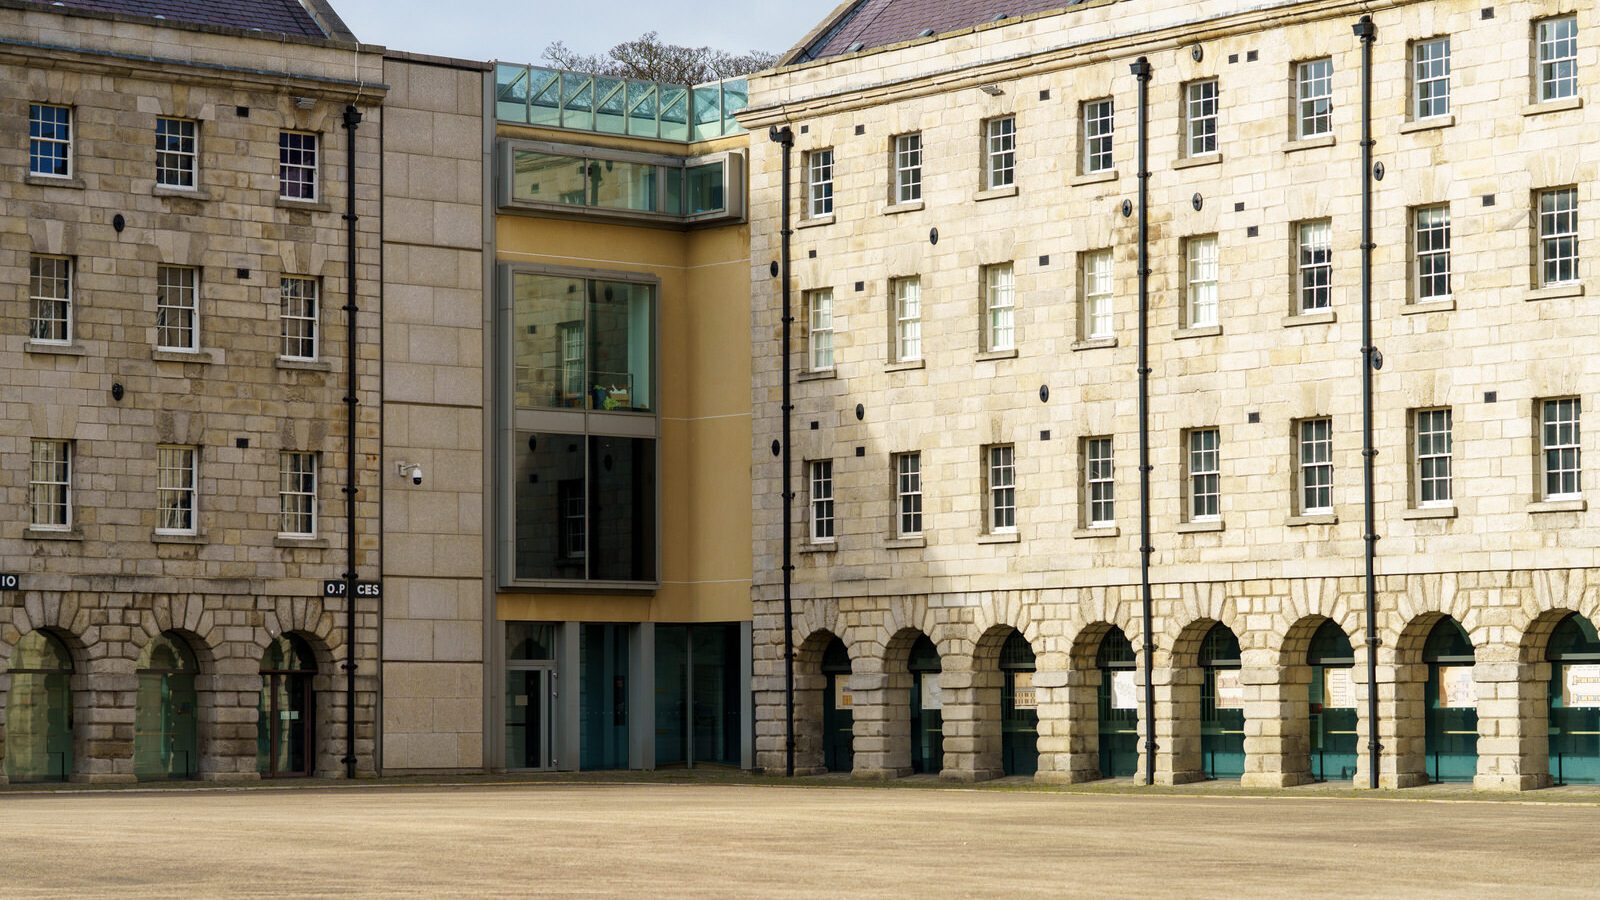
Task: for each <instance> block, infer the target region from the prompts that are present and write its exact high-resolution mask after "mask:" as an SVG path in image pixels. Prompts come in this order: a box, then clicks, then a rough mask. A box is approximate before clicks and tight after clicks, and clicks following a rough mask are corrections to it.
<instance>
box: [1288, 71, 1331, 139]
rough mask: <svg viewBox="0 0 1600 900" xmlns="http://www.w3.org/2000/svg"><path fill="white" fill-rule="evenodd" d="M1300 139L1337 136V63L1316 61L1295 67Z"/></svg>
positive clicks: (1296, 118) (1296, 117) (1297, 120)
mask: <svg viewBox="0 0 1600 900" xmlns="http://www.w3.org/2000/svg"><path fill="white" fill-rule="evenodd" d="M1295 82H1296V85H1297V93H1298V97H1299V112H1298V114H1297V115H1296V116H1295V120H1296V122H1297V123H1298V128H1299V133H1298V134H1299V137H1302V138H1310V137H1321V136H1322V135H1325V134H1332V133H1333V60H1331V59H1313V60H1311V61H1309V62H1303V63H1301V64H1300V65H1299V66H1297V67H1296V68H1295Z"/></svg>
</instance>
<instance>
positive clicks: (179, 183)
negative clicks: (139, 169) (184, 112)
mask: <svg viewBox="0 0 1600 900" xmlns="http://www.w3.org/2000/svg"><path fill="white" fill-rule="evenodd" d="M195 133H196V132H195V123H194V122H192V121H190V120H188V119H157V120H156V184H159V185H161V186H162V187H174V188H192V187H194V186H195V184H194V174H195V155H196V153H195Z"/></svg>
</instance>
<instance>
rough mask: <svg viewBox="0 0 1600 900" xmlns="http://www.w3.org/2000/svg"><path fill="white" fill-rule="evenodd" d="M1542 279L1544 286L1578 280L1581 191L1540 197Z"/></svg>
mask: <svg viewBox="0 0 1600 900" xmlns="http://www.w3.org/2000/svg"><path fill="white" fill-rule="evenodd" d="M1539 276H1540V284H1541V286H1546V287H1547V286H1550V285H1558V284H1571V283H1573V282H1576V281H1577V280H1578V189H1577V188H1562V189H1560V190H1554V191H1541V192H1540V194H1539Z"/></svg>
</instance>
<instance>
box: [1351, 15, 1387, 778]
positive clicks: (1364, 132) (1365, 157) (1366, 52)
mask: <svg viewBox="0 0 1600 900" xmlns="http://www.w3.org/2000/svg"><path fill="white" fill-rule="evenodd" d="M1353 30H1354V31H1355V35H1356V37H1357V38H1359V39H1360V40H1361V491H1362V506H1363V513H1364V515H1365V522H1364V526H1363V534H1362V538H1363V542H1364V543H1365V544H1366V582H1367V753H1368V754H1369V760H1368V763H1367V768H1368V770H1369V771H1368V774H1369V778H1370V786H1371V787H1373V788H1377V786H1378V764H1379V761H1380V759H1381V753H1382V749H1383V745H1382V744H1380V743H1379V742H1378V580H1377V575H1376V573H1375V566H1376V562H1375V560H1376V556H1377V549H1378V527H1377V515H1376V513H1375V511H1374V510H1373V501H1372V493H1373V472H1372V470H1373V463H1374V460H1375V458H1376V457H1377V455H1378V451H1377V450H1376V449H1374V448H1373V446H1372V373H1373V372H1375V371H1377V369H1378V368H1379V367H1381V366H1382V365H1383V355H1382V354H1381V353H1379V352H1378V348H1376V347H1374V346H1372V251H1373V249H1374V245H1373V243H1372V177H1373V164H1372V146H1373V140H1372V45H1373V43H1375V42H1376V41H1377V40H1378V29H1377V28H1376V27H1374V26H1373V24H1372V17H1371V16H1362V17H1361V21H1359V22H1357V23H1356V24H1355V26H1354V28H1353Z"/></svg>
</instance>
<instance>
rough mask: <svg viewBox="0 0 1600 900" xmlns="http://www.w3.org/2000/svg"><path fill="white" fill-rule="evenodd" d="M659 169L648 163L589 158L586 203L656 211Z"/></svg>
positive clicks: (602, 206)
mask: <svg viewBox="0 0 1600 900" xmlns="http://www.w3.org/2000/svg"><path fill="white" fill-rule="evenodd" d="M659 177H660V169H659V168H658V167H657V166H655V165H652V164H649V163H629V162H618V161H617V160H612V159H603V160H602V159H596V160H590V161H589V198H588V202H587V204H585V205H587V206H593V207H597V208H599V209H629V210H633V211H635V212H656V211H657V207H656V182H657V179H658V178H659Z"/></svg>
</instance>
